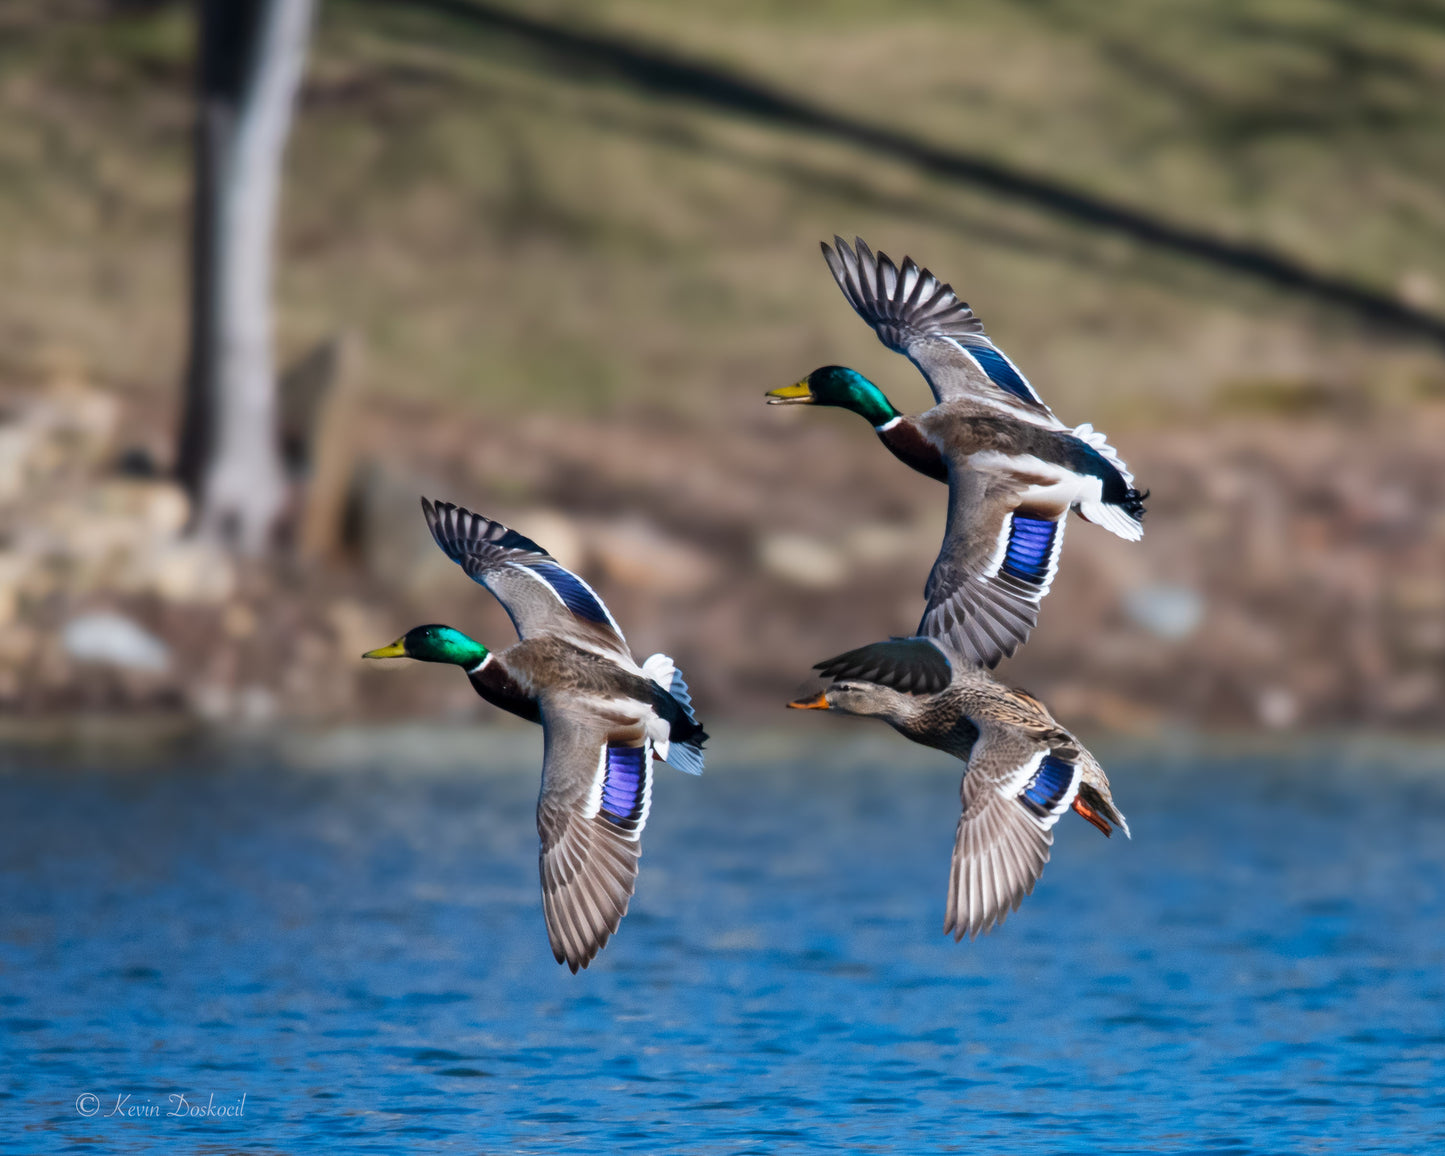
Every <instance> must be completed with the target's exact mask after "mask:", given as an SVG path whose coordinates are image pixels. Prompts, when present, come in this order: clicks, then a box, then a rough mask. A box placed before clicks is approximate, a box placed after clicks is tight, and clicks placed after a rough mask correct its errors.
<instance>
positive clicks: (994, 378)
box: [964, 345, 1039, 402]
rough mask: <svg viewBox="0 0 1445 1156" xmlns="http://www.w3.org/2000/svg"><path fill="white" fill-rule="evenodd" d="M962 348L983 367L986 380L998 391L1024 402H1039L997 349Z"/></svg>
mask: <svg viewBox="0 0 1445 1156" xmlns="http://www.w3.org/2000/svg"><path fill="white" fill-rule="evenodd" d="M964 348H966V349H967V350H968V352H969V353H970V354H971V355H972V356H973V358H974V360H976V361H977V362H978V363H979V365H981V366H983V371H984V373H986V374H988V379H989V380H990V381H991V382H993V383H994V385H996V386H998V387H999V389H1002V390H1006V391H1008V392H1009V393H1011V394H1013V395H1014V396H1015V397H1021V398H1023V400H1024V401H1035V402H1036V401H1038V400H1039V396H1038V394H1036V393H1035V392H1034V390H1033V386H1031V385H1029V383H1028V382H1027V381H1025V380H1024V379H1023V376H1022V374H1020V373H1019V371H1018V370H1017V369H1015V368H1014V367H1013V366H1012V365H1010V364H1009V359H1008V358H1007V357H1005V356H1004V355H1003V354H1002V353H1000V352H999V351H998V350H997V349H988V348H986V347H984V346H982V345H967V346H965V347H964Z"/></svg>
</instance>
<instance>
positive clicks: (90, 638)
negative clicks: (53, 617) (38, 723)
mask: <svg viewBox="0 0 1445 1156" xmlns="http://www.w3.org/2000/svg"><path fill="white" fill-rule="evenodd" d="M60 644H61V646H62V647H63V648H64V649H65V653H66V654H67V655H68V656H69V657H70V658H72V659H74V660H75V661H76V662H93V663H96V664H99V665H102V666H114V667H119V668H120V669H121V670H134V671H139V672H141V673H144V674H165V673H166V672H167V671H168V670H170V668H171V652H170V649H169V648H168V647H167V646H166V644H165V643H164V642H162V641H161V640H160V639H159V638H157V637H156V636H155V635H154V634H152V633H150V631H148V630H146V629H145V628H144V627H143V626H141V625H139V624H138V623H136V622H134V621H133V620H131V619H129V618H126V617H125V616H124V615H122V614H114V613H111V612H109V611H99V612H96V613H93V614H81V615H77V616H76V617H75V618H72V619H71V620H70V621H69V622H67V623H66V624H65V627H64V629H62V630H61V632H60Z"/></svg>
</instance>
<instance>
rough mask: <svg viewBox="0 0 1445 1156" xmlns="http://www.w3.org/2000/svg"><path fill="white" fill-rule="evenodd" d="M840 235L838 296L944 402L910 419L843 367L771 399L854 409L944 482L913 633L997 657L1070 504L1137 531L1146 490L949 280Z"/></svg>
mask: <svg viewBox="0 0 1445 1156" xmlns="http://www.w3.org/2000/svg"><path fill="white" fill-rule="evenodd" d="M834 241H835V243H836V245H837V249H836V250H835V249H833V248H831V247H830V246H828V245H827V244H824V245H823V255H824V257H825V258H826V259H827V262H828V268H829V269H830V270H831V271H832V273H833V276H834V278H835V279H836V280H837V282H838V285H839V287H840V288H841V289H842V290H843V293H844V296H846V297H847V298H848V301H849V303H850V304H851V305H852V306H853V308H854V309H855V310H857V311H858V314H859V315H860V316H861V317H862V318H863V319H864V320H865V321H867V322H868V324H869V325H871V326H872V327H873V329H874V331H875V332H876V333H877V334H878V339H879V340H880V341H882V342H883V344H884V345H886V346H887V347H888V348H889V349H892V350H894V351H896V352H898V353H902V354H904V355H905V356H906V357H907V358H908V359H909V360H910V361H912V362H913V364H914V365H916V366H917V367H918V369H919V370H920V371H921V372H922V374H923V376H924V378H925V379H926V380H927V382H928V385H929V387H930V388H931V389H932V390H933V396H934V398H935V400H936V402H937V404H936V405H935V406H934V407H933V408H932V409H930V410H928V411H927V412H926V413H922V414H919V415H918V416H917V417H909V416H907V415H905V414H903V413H900V412H899V411H898V410H897V409H895V408H894V406H893V405H892V403H891V402H889V400H888V399H887V397H885V396H884V395H883V392H882V391H881V390H880V389H879V388H878V387H877V386H876V385H874V384H873V383H872V382H871V381H869V380H868V379H867V378H866V377H864V376H863V375H862V374H861V373H858V372H857V371H856V370H852V369H845V368H843V367H841V366H836V365H830V366H824V367H823V368H821V369H817V370H814V371H813V372H812V373H811V374H809V375H808V377H807V378H805V379H804V380H803V381H800V382H798V383H797V384H796V385H789V386H784V387H783V388H782V389H775V390H772V391H771V392H770V393H769V394H768V402H769V404H770V405H799V404H807V405H830V406H839V407H841V408H843V409H848V410H851V411H853V412H854V413H857V414H860V415H862V416H863V417H864V418H866V419H867V420H868V422H869V423H870V424H871V425H872V426H873V427H874V429H875V430H876V431H877V433H878V436H879V438H880V439H881V440H882V441H883V444H884V445H886V446H887V447H888V448H889V450H891V451H892V452H893V454H894V455H895V456H896V457H898V458H899V459H900V460H901V461H903V462H905V463H906V464H908V465H909V466H911V467H912V468H913V469H915V470H917V471H919V472H920V473H923V474H927V475H928V476H929V477H931V478H936V479H938V480H939V481H946V482H947V483H948V487H949V509H948V527H947V530H946V531H945V533H944V540H943V546H942V548H941V549H940V551H939V554H938V560H937V561H936V562H935V563H934V566H933V571H932V573H931V574H930V575H929V578H928V585H927V587H926V588H925V590H924V598H925V600H926V608H925V610H924V614H923V620H922V621H921V622H920V623H919V626H918V634H919V635H923V636H929V637H937V638H943V639H946V640H948V641H949V642H950V643H951V644H952V645H953V646H955V647H956V648H957V649H958V650H959V651H960V653H961V654H962V655H964V656H965V657H966V658H967V659H968V660H969V661H971V662H975V663H978V664H980V665H983V666H990V667H991V666H994V665H996V664H997V663H998V661H999V660H1000V659H1002V658H1005V657H1007V656H1009V655H1011V654H1013V653H1014V651H1016V650H1017V649H1018V647H1019V646H1020V645H1021V644H1022V643H1023V642H1025V641H1026V640H1027V639H1028V636H1029V633H1030V631H1032V629H1033V627H1034V625H1035V624H1036V623H1037V621H1038V610H1039V603H1040V602H1041V601H1042V600H1043V597H1044V595H1046V594H1047V593H1048V592H1049V586H1050V584H1051V583H1052V582H1053V579H1054V574H1055V573H1056V572H1057V570H1058V564H1059V551H1060V548H1061V547H1062V546H1063V542H1064V523H1065V521H1066V519H1067V518H1068V514H1069V511H1070V509H1074V510H1077V511H1078V512H1079V516H1080V517H1082V518H1083V519H1084V520H1085V521H1088V522H1095V523H1097V524H1098V525H1101V526H1103V527H1104V528H1105V529H1107V530H1110V531H1111V532H1113V533H1115V534H1117V535H1119V537H1121V538H1126V539H1129V540H1131V541H1134V540H1137V539H1138V538H1139V537H1140V536H1141V535H1142V534H1143V532H1144V528H1143V517H1144V499H1145V498H1146V497H1147V496H1148V495H1147V494H1141V493H1140V492H1139V490H1138V489H1136V488H1135V486H1134V479H1133V476H1132V475H1131V474H1130V473H1129V471H1128V469H1127V467H1125V465H1124V463H1123V461H1122V460H1121V459H1120V457H1119V455H1118V454H1117V453H1116V452H1115V451H1114V449H1113V447H1111V446H1110V445H1109V444H1108V442H1106V441H1105V440H1104V437H1103V435H1102V434H1100V433H1097V432H1096V431H1095V430H1094V429H1093V427H1092V426H1089V425H1081V426H1078V427H1077V428H1075V429H1069V428H1067V427H1066V426H1065V425H1064V424H1063V423H1062V422H1061V421H1059V419H1058V418H1056V417H1055V416H1054V414H1053V411H1051V410H1050V409H1049V407H1048V406H1047V405H1045V404H1044V402H1043V400H1042V399H1041V398H1040V397H1039V395H1038V394H1037V393H1036V392H1035V390H1034V387H1033V386H1032V385H1030V384H1029V382H1028V379H1027V378H1025V377H1024V376H1023V374H1022V373H1020V372H1019V370H1018V368H1017V367H1016V366H1015V365H1014V363H1013V362H1012V361H1010V360H1009V359H1008V358H1007V357H1006V356H1005V355H1004V354H1003V352H1002V351H1001V350H999V349H998V348H997V347H996V346H995V345H994V344H993V343H992V342H991V341H990V340H989V339H988V337H987V336H986V335H985V333H984V330H983V323H982V322H981V321H979V319H978V318H977V317H976V316H975V315H974V312H973V310H972V309H970V308H969V307H968V305H967V304H966V303H964V302H962V301H960V300H959V299H958V295H957V294H956V293H954V291H953V289H952V288H951V287H950V286H948V285H946V284H943V283H942V282H940V281H939V280H938V278H936V277H935V276H934V275H933V274H932V273H930V272H929V271H928V270H927V269H920V268H919V267H918V265H917V264H915V263H914V261H913V260H912V258H905V259H904V262H903V266H902V268H901V269H900V268H898V267H897V266H895V265H894V264H893V262H892V261H891V260H890V259H889V258H888V257H887V255H885V254H883V253H879V254H877V255H876V256H875V255H874V253H873V252H872V251H871V250H870V249H869V248H868V246H867V245H866V244H864V243H863V241H862V240H861V239H860V240H857V241H856V242H855V244H856V246H857V251H856V252H855V251H854V250H853V249H852V248H850V247H849V246H848V243H847V242H846V241H844V240H842V238H836V237H835V238H834Z"/></svg>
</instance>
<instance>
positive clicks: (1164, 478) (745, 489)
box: [0, 386, 1445, 731]
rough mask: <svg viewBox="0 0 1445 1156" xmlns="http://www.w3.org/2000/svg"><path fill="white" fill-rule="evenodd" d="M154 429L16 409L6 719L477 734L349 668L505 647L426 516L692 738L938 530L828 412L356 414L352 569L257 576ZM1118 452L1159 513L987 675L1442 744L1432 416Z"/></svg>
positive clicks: (29, 405) (1063, 577) (843, 420)
mask: <svg viewBox="0 0 1445 1156" xmlns="http://www.w3.org/2000/svg"><path fill="white" fill-rule="evenodd" d="M747 400H751V399H747ZM148 424H149V425H153V424H154V423H153V422H150V415H145V414H136V413H128V412H126V411H125V407H124V406H123V405H122V404H121V403H120V402H119V401H118V400H116V399H115V398H114V397H112V396H110V395H108V394H104V393H101V392H99V391H95V390H89V389H85V388H83V387H80V386H73V387H68V388H57V389H51V390H46V391H37V392H32V393H29V394H26V395H22V396H20V397H19V398H18V400H17V401H15V402H14V403H12V404H11V405H10V406H9V408H8V409H7V411H6V413H5V415H4V421H3V424H0V448H3V453H0V712H3V713H4V714H5V715H6V716H10V717H12V718H43V717H51V716H57V715H64V714H66V713H68V712H73V711H77V710H83V711H90V712H124V713H133V712H151V713H158V714H176V715H183V716H189V717H195V718H200V719H205V720H211V721H241V722H249V723H252V724H262V725H264V724H266V723H268V722H271V721H276V720H298V721H318V722H339V721H346V720H366V721H385V720H401V719H407V718H418V717H434V718H450V719H459V718H468V717H476V716H477V715H478V712H484V708H482V707H481V706H480V705H479V704H478V703H477V701H476V699H475V697H474V696H473V695H472V693H471V691H470V688H469V687H467V686H466V684H465V682H464V681H463V680H461V679H457V678H455V677H454V676H453V672H449V671H446V670H442V669H437V668H424V667H420V666H416V665H411V664H407V665H406V666H405V667H403V664H377V665H375V666H373V665H371V664H365V663H362V662H361V661H360V660H359V657H358V656H359V654H360V653H361V651H362V650H363V649H367V648H369V647H371V646H375V645H378V644H380V643H382V642H386V641H389V640H390V639H392V638H394V637H395V636H396V635H398V634H399V633H401V632H402V631H403V630H404V629H406V628H407V627H409V626H411V625H414V624H416V623H418V622H423V621H453V622H455V623H456V624H458V625H461V626H463V627H465V628H467V629H468V630H469V631H470V632H473V633H475V634H477V635H478V636H479V637H481V638H483V639H484V640H489V641H496V642H498V643H500V644H505V643H506V642H507V641H509V640H510V638H511V637H512V633H511V628H510V625H509V624H508V622H507V620H506V618H505V615H504V614H502V612H501V611H500V609H499V608H498V607H496V606H495V605H494V604H493V603H492V602H491V600H490V599H489V598H488V597H487V596H486V595H485V594H484V593H482V592H479V591H477V590H476V589H475V587H473V586H472V585H471V584H470V583H469V582H468V581H467V580H466V578H465V577H464V576H463V575H462V574H461V573H460V572H459V571H457V570H456V568H455V567H453V566H452V565H451V564H450V563H449V562H447V560H446V559H445V558H444V557H443V556H442V555H441V554H440V552H439V551H437V550H436V549H435V548H434V547H433V546H432V545H431V542H430V539H429V538H428V536H427V532H426V529H425V526H424V525H423V523H422V520H421V517H420V515H419V513H418V512H417V497H418V495H419V494H421V493H427V494H430V495H434V496H439V497H445V498H450V499H452V500H456V501H459V502H461V503H463V504H466V505H469V506H472V507H474V508H477V509H480V510H484V511H486V512H487V513H488V514H490V515H492V516H495V517H499V518H501V519H503V520H504V521H507V522H508V523H509V524H511V525H514V526H516V527H517V528H518V529H520V530H522V531H523V532H525V533H527V534H528V535H529V536H531V537H533V538H535V539H537V540H538V541H540V542H542V543H543V544H544V545H545V546H547V547H548V548H549V549H550V550H551V551H552V552H553V553H555V554H556V555H557V556H558V557H559V558H560V559H561V560H562V561H563V562H564V563H566V564H568V565H570V566H573V567H575V568H577V569H578V570H580V571H581V572H582V573H583V574H584V575H585V576H586V577H587V578H588V579H589V580H591V581H593V582H594V583H595V584H596V585H597V586H598V588H599V590H600V591H601V592H603V594H604V596H605V597H606V599H607V601H608V603H609V605H610V606H611V607H612V609H613V611H614V613H615V614H616V615H617V617H618V619H619V620H620V621H621V622H622V623H623V624H624V626H625V628H626V629H627V632H628V636H629V640H630V642H631V643H632V645H633V647H634V649H635V650H636V651H637V652H638V653H639V654H643V653H648V652H650V651H652V650H654V649H665V650H667V651H668V653H670V654H672V655H673V656H674V657H675V658H676V659H677V660H678V662H679V664H680V665H681V666H682V667H683V669H684V670H686V671H687V673H688V675H689V679H690V682H691V684H692V687H693V690H694V693H695V695H696V697H697V699H698V701H699V702H700V703H701V704H704V706H705V710H706V713H707V714H708V715H710V716H712V717H717V718H727V717H733V718H742V719H746V718H757V717H763V716H765V715H767V714H771V712H773V711H775V710H776V709H777V707H778V704H779V703H780V702H781V701H782V700H784V699H786V698H788V697H791V696H792V695H794V694H796V693H798V691H799V689H800V688H802V687H806V686H808V685H809V677H808V675H809V668H810V666H811V664H812V663H813V662H815V661H817V660H819V659H821V658H824V657H827V656H829V655H831V654H834V653H836V652H838V651H841V650H844V649H847V648H848V647H850V646H854V645H858V644H860V643H862V642H866V641H869V640H871V639H875V638H880V637H884V636H886V635H889V634H897V633H905V632H907V631H908V630H909V629H910V628H911V627H912V626H913V625H914V623H915V622H916V619H917V616H918V613H919V607H920V605H921V590H922V585H923V581H924V578H925V577H926V575H927V571H928V567H929V565H930V564H931V562H932V559H933V555H934V553H935V552H936V550H937V545H938V541H939V537H940V534H941V531H942V522H943V516H944V509H943V502H942V489H941V488H940V487H938V486H937V484H936V483H933V482H930V481H928V480H927V479H923V478H919V477H916V476H913V475H911V474H910V473H909V472H908V471H906V470H904V469H902V468H901V467H899V466H898V465H897V463H895V462H894V461H893V460H892V459H891V458H890V457H889V456H888V455H887V454H886V453H885V452H884V451H883V450H881V449H880V448H879V447H878V446H877V445H876V444H875V442H874V440H873V439H872V437H871V436H870V435H869V434H868V432H867V430H866V429H864V428H862V426H861V423H858V422H857V421H856V419H851V418H849V417H848V416H847V415H842V414H824V413H816V412H806V411H804V412H799V411H793V412H779V411H777V410H765V409H764V407H762V406H761V405H760V404H756V405H752V406H748V405H744V404H741V403H739V404H738V405H737V406H736V407H735V409H734V411H733V412H732V413H731V414H730V415H729V420H728V421H727V422H726V423H721V424H720V425H719V426H718V427H703V426H701V425H700V424H697V423H688V422H684V421H681V420H679V419H674V418H668V417H665V416H658V415H647V414H630V415H623V416H615V417H611V418H607V419H600V420H590V421H581V420H576V419H573V418H562V417H557V416H539V415H532V416H529V417H526V418H524V419H520V420H515V421H513V420H508V421H505V422H503V421H483V420H480V419H473V420H466V419H463V418H458V417H457V416H456V415H449V416H443V415H439V414H436V413H431V412H426V411H422V410H414V409H407V408H405V407H398V406H391V407H385V408H382V407H371V408H370V409H369V410H368V411H367V413H366V415H365V417H364V419H362V420H361V421H360V422H359V425H358V431H357V434H356V437H357V442H358V453H357V469H356V475H355V479H354V484H353V486H352V496H351V500H350V503H349V506H348V510H347V513H346V524H345V527H344V532H343V533H342V534H341V535H340V538H341V541H342V546H341V548H340V551H339V553H338V555H337V556H336V557H334V558H333V559H331V560H330V561H327V562H324V563H323V562H318V561H302V560H301V559H299V558H297V557H294V556H291V555H288V554H285V553H283V554H281V555H280V556H278V557H277V558H275V559H272V560H270V561H268V562H264V563H263V562H248V561H244V560H237V559H234V558H230V557H227V556H225V555H223V554H221V553H219V552H217V551H215V550H214V549H213V548H211V547H208V546H206V545H205V544H203V543H199V542H196V541H193V540H191V539H189V538H187V537H186V536H185V534H184V526H185V522H186V517H187V506H186V500H185V496H184V494H183V493H182V492H181V491H180V490H179V489H178V488H177V487H176V486H175V485H174V484H173V483H172V482H170V481H168V480H166V479H165V478H164V477H163V476H159V475H158V473H157V472H156V471H155V470H153V469H147V468H138V467H137V464H136V462H135V460H134V459H135V454H134V453H131V452H129V446H128V439H130V438H131V436H132V434H133V433H134V431H135V430H137V429H142V428H145V427H146V426H147V425H148ZM1110 432H1111V436H1112V439H1113V440H1114V442H1115V444H1117V445H1118V446H1119V448H1120V450H1121V452H1122V453H1123V454H1124V455H1125V457H1126V458H1127V460H1128V461H1129V463H1130V465H1131V467H1132V468H1133V470H1134V472H1135V474H1136V476H1137V477H1138V478H1139V479H1140V482H1141V484H1142V485H1145V486H1147V487H1149V488H1150V489H1151V490H1152V491H1153V496H1152V497H1151V499H1150V503H1149V516H1148V521H1147V523H1146V525H1147V528H1148V529H1147V533H1146V536H1145V539H1144V542H1143V543H1142V544H1140V545H1138V546H1130V545H1127V544H1125V543H1121V542H1118V541H1116V540H1114V539H1113V538H1112V537H1110V536H1109V535H1107V534H1105V533H1103V532H1102V531H1099V530H1098V529H1096V528H1093V527H1089V526H1087V525H1084V524H1083V523H1081V522H1079V521H1077V520H1074V521H1071V523H1070V529H1069V536H1068V541H1067V543H1066V544H1065V547H1064V560H1063V565H1062V567H1061V570H1060V575H1059V578H1058V580H1057V582H1056V583H1055V586H1054V590H1053V593H1051V595H1050V596H1049V598H1048V600H1047V601H1046V602H1045V604H1044V608H1043V611H1042V614H1041V616H1040V624H1039V627H1038V630H1037V632H1036V634H1035V636H1034V639H1033V641H1032V642H1031V643H1030V644H1029V646H1028V647H1026V648H1025V649H1024V650H1023V651H1022V652H1021V653H1020V655H1019V656H1018V658H1016V659H1015V660H1013V661H1011V662H1008V663H1006V664H1004V665H1003V666H1002V667H1001V668H1000V673H1001V675H1002V676H1003V677H1004V678H1006V679H1007V680H1009V681H1012V682H1015V683H1018V684H1022V685H1024V686H1027V687H1028V688H1029V689H1031V690H1033V691H1034V692H1035V693H1037V694H1040V695H1042V696H1044V697H1045V698H1046V699H1047V700H1048V701H1049V703H1050V705H1051V707H1052V708H1053V710H1054V711H1055V713H1056V714H1058V715H1059V716H1060V717H1061V718H1066V719H1068V720H1069V721H1070V722H1071V723H1072V724H1077V725H1089V724H1092V725H1102V726H1105V727H1109V728H1112V729H1116V730H1122V731H1147V730H1149V729H1152V728H1157V727H1161V726H1174V725H1193V726H1201V727H1204V726H1213V727H1227V728H1235V729H1240V728H1243V729H1249V728H1266V729H1290V728H1303V727H1311V728H1319V727H1338V726H1347V725H1358V724H1366V725H1375V726H1381V727H1392V728H1394V727H1414V728H1432V727H1438V726H1439V725H1440V724H1441V723H1442V721H1445V699H1442V690H1445V514H1442V513H1441V511H1442V510H1445V472H1442V471H1441V470H1440V468H1439V451H1438V446H1439V444H1440V439H1441V435H1442V433H1445V409H1442V408H1440V407H1431V406H1421V407H1417V408H1415V409H1412V410H1411V411H1410V412H1409V413H1408V415H1393V416H1389V417H1385V416H1382V417H1378V418H1351V419H1346V418H1343V417H1339V416H1331V415H1328V414H1324V415H1317V416H1311V417H1305V418H1300V417H1288V418H1284V417H1249V418H1238V417H1236V418H1220V419H1217V420H1212V421H1210V422H1208V423H1196V424H1194V425H1193V426H1190V427H1187V428H1185V427H1180V426H1173V427H1171V428H1168V429H1144V428H1138V429H1125V430H1121V431H1117V432H1116V431H1112V430H1111V431H1110Z"/></svg>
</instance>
